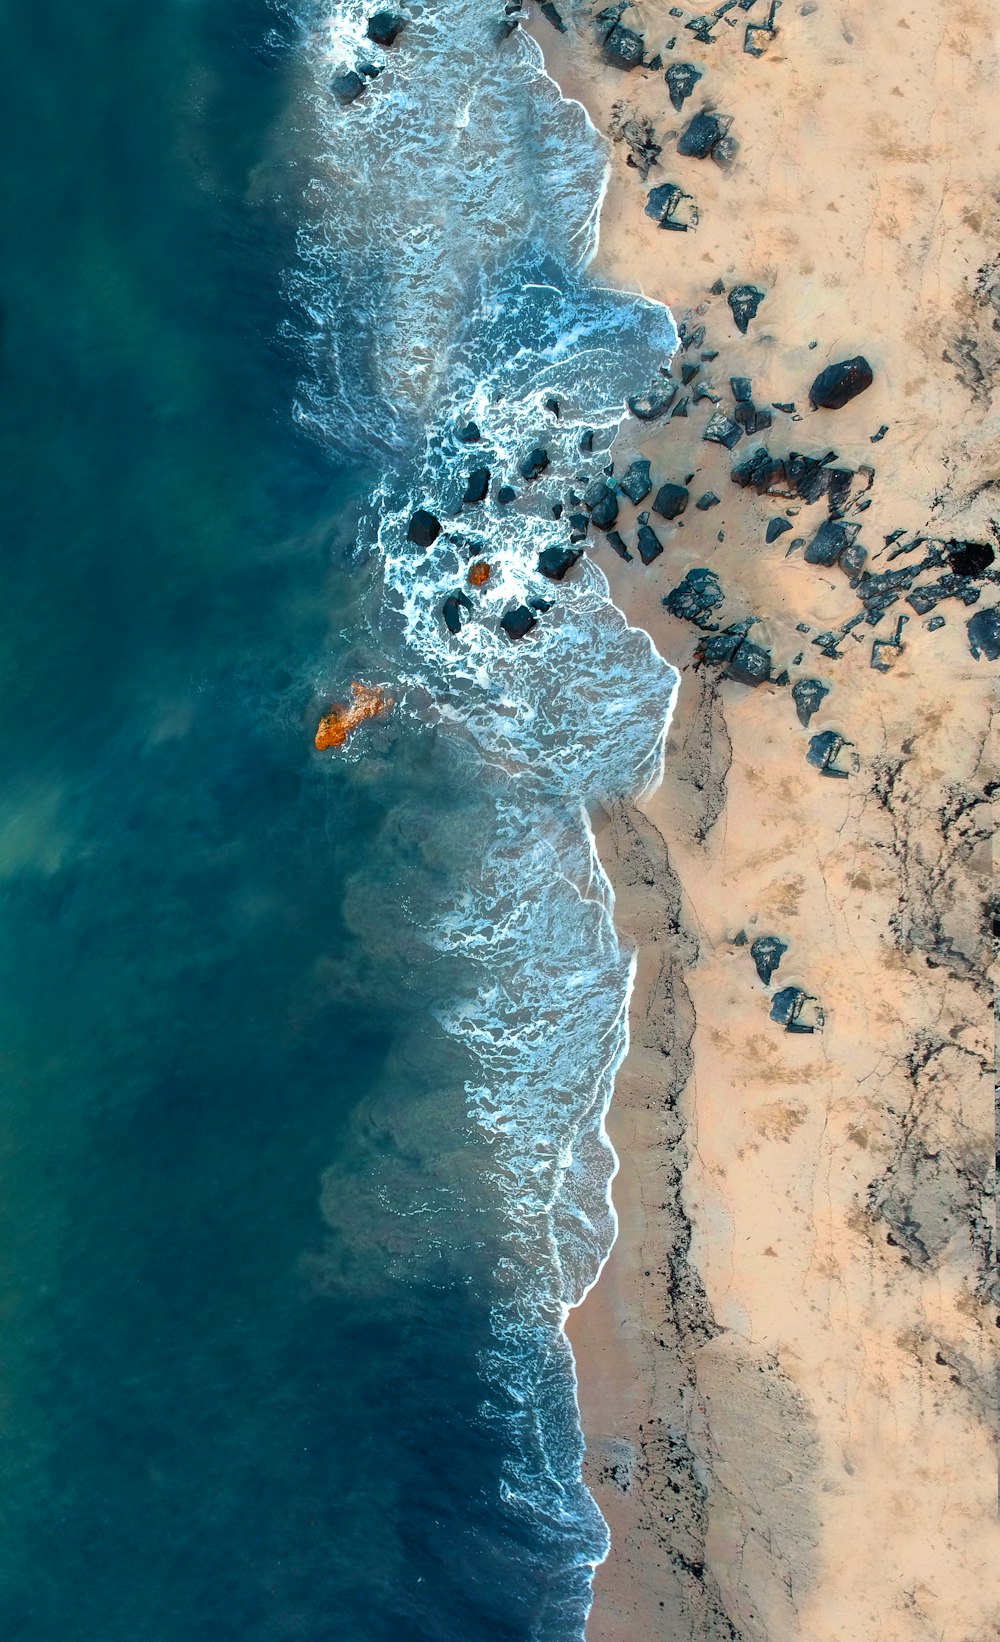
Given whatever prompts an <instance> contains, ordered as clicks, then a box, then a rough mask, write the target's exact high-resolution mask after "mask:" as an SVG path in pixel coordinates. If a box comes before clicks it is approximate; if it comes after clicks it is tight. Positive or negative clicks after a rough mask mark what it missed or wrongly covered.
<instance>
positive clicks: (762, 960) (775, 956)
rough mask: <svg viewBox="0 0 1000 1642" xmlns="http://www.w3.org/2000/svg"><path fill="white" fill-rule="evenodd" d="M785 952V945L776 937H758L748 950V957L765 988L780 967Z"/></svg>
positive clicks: (786, 949)
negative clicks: (751, 960)
mask: <svg viewBox="0 0 1000 1642" xmlns="http://www.w3.org/2000/svg"><path fill="white" fill-rule="evenodd" d="M787 951H788V946H787V944H786V943H785V942H784V941H779V940H778V937H777V935H758V937H757V939H756V940H755V941H754V943H753V945H752V946H751V948H750V956H751V958H752V959H753V961H754V967H755V968H756V970H757V974H758V975H759V976H760V978H761V980H762V981H763V983H764V985H765V986H770V984H771V976H772V975H773V974H774V972H775V970H776V969H777V968H778V967H779V966H780V964H781V960H782V958H783V957H784V956H785V953H786V952H787Z"/></svg>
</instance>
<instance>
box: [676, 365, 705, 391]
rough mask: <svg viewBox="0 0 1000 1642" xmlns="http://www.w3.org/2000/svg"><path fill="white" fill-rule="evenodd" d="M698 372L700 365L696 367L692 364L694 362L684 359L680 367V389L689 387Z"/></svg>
mask: <svg viewBox="0 0 1000 1642" xmlns="http://www.w3.org/2000/svg"><path fill="white" fill-rule="evenodd" d="M700 370H701V365H700V364H697V365H696V364H694V362H693V361H692V360H690V359H686V360H685V361H684V364H683V365H682V366H681V385H682V387H685V388H689V387H690V386H691V383H692V382H693V381H694V379H695V377H696V376H697V375H698V372H699V371H700Z"/></svg>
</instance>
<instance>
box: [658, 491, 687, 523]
mask: <svg viewBox="0 0 1000 1642" xmlns="http://www.w3.org/2000/svg"><path fill="white" fill-rule="evenodd" d="M689 498H690V492H689V490H688V488H687V486H686V485H670V484H668V485H661V486H660V488H659V490H658V491H657V492H656V498H655V500H654V502H653V512H654V513H658V514H659V515H660V518H661V519H679V518H680V516H681V514H682V513H683V512H684V510H685V508H686V507H687V505H688V500H689Z"/></svg>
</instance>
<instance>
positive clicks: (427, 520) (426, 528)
mask: <svg viewBox="0 0 1000 1642" xmlns="http://www.w3.org/2000/svg"><path fill="white" fill-rule="evenodd" d="M406 534H407V536H408V537H409V539H410V541H411V542H413V543H414V545H415V546H416V547H431V546H432V545H433V544H434V542H436V541H437V539H438V537H439V536H440V534H441V520H440V519H439V518H437V517H436V515H435V514H433V513H429V512H428V511H427V509H426V508H425V507H418V508H417V511H416V513H412V514H411V515H410V522H409V525H408V526H407V530H406Z"/></svg>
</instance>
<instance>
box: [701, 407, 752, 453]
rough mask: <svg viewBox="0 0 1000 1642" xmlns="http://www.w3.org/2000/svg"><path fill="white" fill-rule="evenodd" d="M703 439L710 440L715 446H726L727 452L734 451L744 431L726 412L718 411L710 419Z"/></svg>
mask: <svg viewBox="0 0 1000 1642" xmlns="http://www.w3.org/2000/svg"><path fill="white" fill-rule="evenodd" d="M702 438H703V439H707V440H709V442H710V443H711V444H713V445H725V447H726V449H727V450H732V448H733V446H734V445H738V444H739V442H740V440H741V439H742V438H743V429H742V428H741V427H740V425H739V423H738V422H734V421H733V420H732V418H731V417H729V416H727V415H726V414H725V412H724V411H716V412H715V414H714V416H711V417H710V418H709V420H708V422H707V424H706V426H705V431H704V433H703V434H702Z"/></svg>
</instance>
